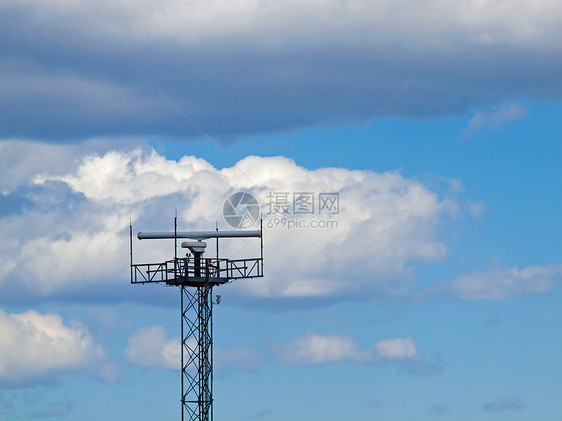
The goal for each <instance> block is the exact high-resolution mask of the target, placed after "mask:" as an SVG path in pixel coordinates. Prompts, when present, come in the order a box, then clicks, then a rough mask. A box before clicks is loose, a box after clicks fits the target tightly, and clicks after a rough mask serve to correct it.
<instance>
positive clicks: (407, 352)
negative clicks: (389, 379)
mask: <svg viewBox="0 0 562 421" xmlns="http://www.w3.org/2000/svg"><path fill="white" fill-rule="evenodd" d="M278 351H279V355H280V358H281V361H283V362H285V363H287V364H291V365H298V366H305V365H318V364H329V363H338V362H355V363H361V364H388V363H390V362H398V363H403V362H405V361H406V360H408V359H417V358H419V357H418V350H417V347H416V345H415V344H413V343H412V342H411V341H410V340H409V339H405V338H392V339H384V340H381V341H378V342H375V343H374V344H373V346H371V347H370V348H366V349H361V347H360V345H359V344H358V343H357V342H356V341H355V340H354V339H353V338H351V337H349V336H342V335H320V334H316V333H312V334H308V335H305V336H303V337H300V338H297V339H294V340H293V341H290V342H287V343H284V344H280V345H278Z"/></svg>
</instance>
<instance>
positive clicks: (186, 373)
mask: <svg viewBox="0 0 562 421" xmlns="http://www.w3.org/2000/svg"><path fill="white" fill-rule="evenodd" d="M129 232H130V241H129V243H130V256H131V263H130V265H131V283H132V284H146V283H164V284H166V285H171V286H178V287H179V289H180V294H181V304H180V306H181V419H182V421H186V420H187V421H212V420H213V299H212V297H213V295H212V292H213V287H215V286H219V285H222V284H225V283H228V282H230V281H232V280H235V279H247V278H257V277H262V276H263V239H262V230H261V227H260V230H257V231H218V230H217V231H191V232H178V231H177V223H175V224H174V232H139V233H138V234H137V238H138V239H139V240H142V239H173V240H174V245H175V247H174V250H175V251H174V259H173V260H167V261H165V262H161V263H143V264H134V263H133V228H132V226H130V229H129ZM239 237H259V238H260V257H255V258H250V259H236V260H231V259H224V258H220V257H219V253H218V250H219V238H239ZM182 238H186V239H191V240H197V241H188V242H183V243H182V244H181V246H182V247H183V248H187V249H189V250H190V251H191V252H192V253H193V257H191V256H190V257H182V258H178V256H177V240H178V239H182ZM210 238H213V239H216V242H217V243H216V248H217V254H216V257H214V258H203V254H204V251H205V247H206V243H205V242H203V241H202V240H206V239H210Z"/></svg>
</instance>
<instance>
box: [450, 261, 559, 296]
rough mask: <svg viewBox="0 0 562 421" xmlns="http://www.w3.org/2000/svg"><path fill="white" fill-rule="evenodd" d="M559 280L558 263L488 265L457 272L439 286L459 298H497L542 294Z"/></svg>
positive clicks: (548, 290)
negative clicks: (452, 278)
mask: <svg viewBox="0 0 562 421" xmlns="http://www.w3.org/2000/svg"><path fill="white" fill-rule="evenodd" d="M560 281H562V265H550V266H529V267H526V268H524V269H519V268H517V267H512V268H509V269H491V270H489V271H485V272H479V271H476V272H473V273H471V274H469V275H461V276H459V277H458V278H457V279H455V280H454V281H452V282H451V283H450V284H446V285H441V286H440V288H442V289H445V290H447V291H449V292H452V293H453V294H455V295H456V296H458V297H459V298H461V299H463V300H500V299H505V298H509V297H513V296H518V295H527V294H545V293H547V292H550V291H551V290H552V289H553V288H554V287H555V286H556V284H557V283H559V282H560Z"/></svg>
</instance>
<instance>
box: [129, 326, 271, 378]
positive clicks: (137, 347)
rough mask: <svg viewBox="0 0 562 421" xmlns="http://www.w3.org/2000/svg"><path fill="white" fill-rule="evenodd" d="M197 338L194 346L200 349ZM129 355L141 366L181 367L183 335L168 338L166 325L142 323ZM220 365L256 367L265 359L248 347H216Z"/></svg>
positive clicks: (229, 367)
mask: <svg viewBox="0 0 562 421" xmlns="http://www.w3.org/2000/svg"><path fill="white" fill-rule="evenodd" d="M196 347H197V344H196V342H195V340H192V341H190V348H191V349H196ZM124 354H125V357H126V358H127V360H128V361H130V362H131V363H133V364H136V365H138V366H141V367H154V368H163V369H172V370H179V369H180V367H181V364H180V362H181V344H180V338H179V337H173V338H168V337H167V336H166V331H165V330H164V328H163V327H162V326H150V327H142V328H140V329H139V330H137V331H136V332H135V333H134V334H132V335H131V336H130V337H129V339H128V340H127V348H126V349H125V352H124ZM213 357H214V366H215V368H216V369H227V370H228V369H233V368H236V369H244V370H254V369H256V368H258V367H259V366H260V365H261V363H262V358H261V356H260V355H259V354H258V353H257V352H256V351H255V350H254V349H251V348H248V347H243V348H215V349H214V350H213Z"/></svg>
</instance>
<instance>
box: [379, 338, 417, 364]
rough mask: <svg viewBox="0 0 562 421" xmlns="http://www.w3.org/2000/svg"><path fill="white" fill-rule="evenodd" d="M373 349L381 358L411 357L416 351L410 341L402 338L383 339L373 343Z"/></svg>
mask: <svg viewBox="0 0 562 421" xmlns="http://www.w3.org/2000/svg"><path fill="white" fill-rule="evenodd" d="M375 348H376V349H377V352H378V354H379V355H380V356H381V357H382V358H397V359H401V358H407V357H413V356H414V355H416V354H417V352H418V350H417V348H416V345H414V344H413V343H412V341H410V340H408V339H404V338H394V339H385V340H382V341H380V342H377V343H375Z"/></svg>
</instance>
